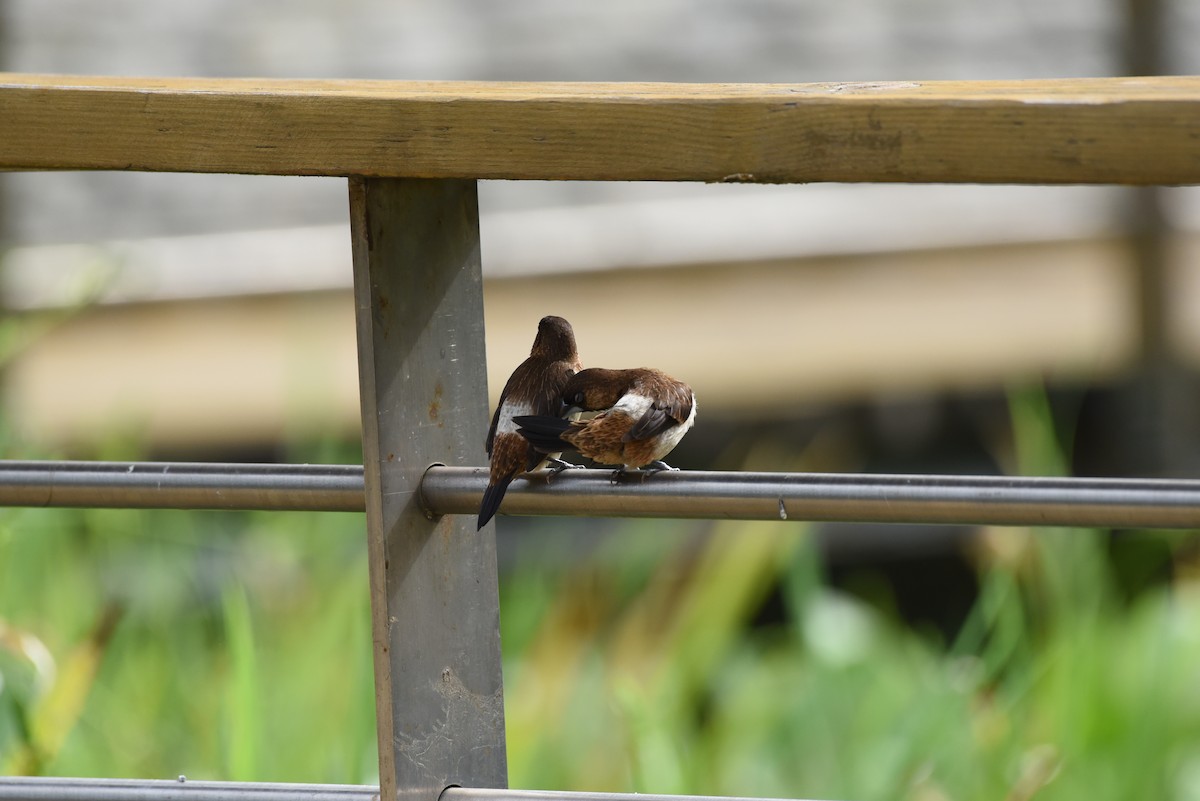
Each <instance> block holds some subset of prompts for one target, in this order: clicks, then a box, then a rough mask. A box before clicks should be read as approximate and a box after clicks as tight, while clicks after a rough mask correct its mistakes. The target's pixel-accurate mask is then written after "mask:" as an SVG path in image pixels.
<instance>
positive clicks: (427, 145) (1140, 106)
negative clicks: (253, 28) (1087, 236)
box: [0, 73, 1200, 184]
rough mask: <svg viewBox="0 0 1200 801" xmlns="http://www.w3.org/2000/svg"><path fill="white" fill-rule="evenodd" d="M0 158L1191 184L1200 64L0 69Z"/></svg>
mask: <svg viewBox="0 0 1200 801" xmlns="http://www.w3.org/2000/svg"><path fill="white" fill-rule="evenodd" d="M0 169H10V170H13V169H22V170H52V169H97V170H152V171H175V172H232V173H258V174H295V175H336V176H348V175H362V176H390V177H420V178H513V179H572V180H651V181H653V180H671V181H676V180H686V181H748V182H763V183H772V182H788V183H791V182H810V181H847V182H858V181H880V182H914V183H940V182H948V183H1115V184H1190V183H1200V77H1164V78H1106V79H1071V80H1035V81H934V82H905V83H820V84H796V85H783V84H770V85H738V84H649V83H627V84H563V83H466V82H381V81H315V80H294V81H280V80H276V81H268V80H249V79H237V80H230V79H225V80H217V79H212V80H204V79H144V78H143V79H139V78H102V77H68V76H45V75H23V74H4V73H0Z"/></svg>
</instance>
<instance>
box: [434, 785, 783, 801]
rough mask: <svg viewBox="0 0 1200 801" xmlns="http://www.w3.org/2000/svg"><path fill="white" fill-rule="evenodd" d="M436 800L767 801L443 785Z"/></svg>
mask: <svg viewBox="0 0 1200 801" xmlns="http://www.w3.org/2000/svg"><path fill="white" fill-rule="evenodd" d="M438 801H768V799H761V798H758V799H751V798H746V797H739V796H727V795H723V796H713V795H656V794H654V793H587V792H565V791H559V790H507V789H505V790H488V789H484V788H479V787H447V788H446V789H445V790H443V791H442V795H441V796H440V797H439V798H438Z"/></svg>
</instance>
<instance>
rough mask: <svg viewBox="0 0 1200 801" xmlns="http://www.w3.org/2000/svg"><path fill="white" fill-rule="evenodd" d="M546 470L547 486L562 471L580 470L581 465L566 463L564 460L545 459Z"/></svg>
mask: <svg viewBox="0 0 1200 801" xmlns="http://www.w3.org/2000/svg"><path fill="white" fill-rule="evenodd" d="M546 468H547V473H546V483H547V484H549V483H550V479H552V478H554V477H555V476H557V475H558V474H559V473H561V472H562V471H564V470H574V469H582V468H583V465H581V464H574V463H572V462H568V461H566V460H564V459H558V458H548V459H546Z"/></svg>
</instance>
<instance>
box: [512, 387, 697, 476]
mask: <svg viewBox="0 0 1200 801" xmlns="http://www.w3.org/2000/svg"><path fill="white" fill-rule="evenodd" d="M580 411H583V412H599V413H598V414H596V415H595V416H594V417H592V418H591V419H590V420H570V419H566V418H567V415H568V414H570V413H573V412H580ZM513 421H514V422H515V423H516V426H517V433H519V434H520V435H521V436H523V437H524V438H525V439H527V440H529V442H530V443H532V444H533V446H534V447H535V448H536V449H537V450H538V451H539V452H542V453H551V452H561V451H564V450H575V451H577V452H579V453H580V454H582V455H583V456H586V457H588V458H589V459H591V460H592V461H594V462H598V463H600V464H607V465H621V467H620V468H619V469H617V470H616V471H614V472H613V480H614V481H616V480H617V479H618V478H620V477H621V476H623V475H624V474H626V473H627V472H629V471H630V470H632V469H638V470H640V471H641V472H642V473H643V474H646V473H653V472H658V471H661V470H675V469H676V468H674V467H671V466H670V465H669V464H667V463H666V462H664V461H663V457H664V456H666V455H667V454H668V453H670V452H671V450H672V449H673V448H674V447H675V446H676V445H678V444H679V441H680V440H681V439H683V435H684V434H686V433H687V432H688V431H689V430H691V428H692V426H693V425H694V424H695V422H696V394H695V393H694V392H692V389H691V387H689V386H688V385H687V384H685V383H683V382H682V381H679V380H677V379H675V378H672V377H671V376H669V375H667V374H666V373H664V372H662V371H661V370H654V369H651V368H648V367H638V368H635V369H631V370H609V369H605V368H602V367H593V368H589V369H587V370H581V371H580V372H578V373H576V374H575V375H573V376H571V378H570V379H569V380H568V381H567V383H566V386H564V387H563V390H562V409H560V411H559V413H557V414H551V415H516V416H514V417H513ZM644 468H649V469H644Z"/></svg>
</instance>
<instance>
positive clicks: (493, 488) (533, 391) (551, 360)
mask: <svg viewBox="0 0 1200 801" xmlns="http://www.w3.org/2000/svg"><path fill="white" fill-rule="evenodd" d="M582 367H583V364H582V363H581V362H580V361H579V352H578V351H577V350H576V348H575V332H574V331H573V330H572V329H571V324H570V323H568V322H567V321H566V320H564V319H563V318H561V317H553V316H551V317H543V318H542V320H541V322H539V323H538V332H537V337H535V338H534V340H533V349H532V350H530V352H529V358H528V359H526V360H525V361H523V362H521V363H520V364H519V365H517V369H516V370H513V373H512V375H511V376H509V378H508V383H507V384H505V385H504V391H503V392H501V393H500V403H499V404H498V405H497V406H496V413H495V414H493V415H492V425H491V427H490V428H489V429H488V436H487V453H488V457H489V458H490V459H491V473H490V476H489V478H488V486H487V489H486V490H484V493H483V501H482V503H480V505H479V521H478V522H479V528H483V527H484V525H485V524H486V523H487V522H488V521H489V520H491V519H492V517H493V515H495V514H496V510H497V509H499V508H500V502H501V501H502V500H504V493H505V492H506V491H507V490H508V485H509V484H511V483H512V480H513V479H514V478H516V477H517V475H518V474H519V473H528V472H532V471H533V470H535V469H536V468H537V467H538V466H539V465H540V464H541V463H542V462H556V463H558V465H560V466H559V468H558V469H560V470H561V469H562V468H563V467H569V466H571V465H568V464H567V463H566V462H561V461H559V459H558V457H559V456H560V455H561V450H562V449H561V448H560V449H559V452H557V453H555V452H553V451H547V452H545V453H543V452H541V451H538V450H537V449H536V448H534V447H533V446H532V445H530V444H529V443H528V442H527V441H526V440H525V439H524V438H523V437H522V436H521V435H520V434H518V433H517V425H516V423H515V422H513V420H514V418H516V417H520V416H524V415H540V416H549V415H555V414H558V413H559V412H560V410H561V409H562V408H563V407H562V400H561V398H562V392H563V388H564V387H565V386H566V384H567V379H569V378H570V377H571V376H573V375H575V373H577V372H579V370H580V369H581V368H582Z"/></svg>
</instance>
